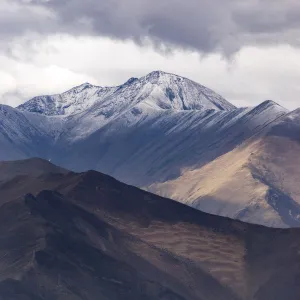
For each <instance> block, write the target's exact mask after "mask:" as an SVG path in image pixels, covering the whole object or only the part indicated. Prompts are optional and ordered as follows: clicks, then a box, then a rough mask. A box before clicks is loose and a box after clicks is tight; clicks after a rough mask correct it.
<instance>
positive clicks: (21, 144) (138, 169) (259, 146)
mask: <svg viewBox="0 0 300 300" xmlns="http://www.w3.org/2000/svg"><path fill="white" fill-rule="evenodd" d="M299 114H300V113H299V111H294V112H291V113H290V112H288V111H287V110H286V109H285V108H283V107H281V106H280V105H278V104H276V103H275V102H272V101H265V102H263V103H262V104H260V105H258V106H257V107H251V108H236V107H235V106H233V105H232V104H230V103H229V102H228V101H226V100H225V99H224V98H222V97H221V96H219V95H218V94H216V93H214V92H213V91H211V90H210V89H208V88H206V87H203V86H201V85H199V84H197V83H195V82H192V81H190V80H188V79H186V78H182V77H180V76H177V75H173V74H168V73H164V72H161V71H155V72H152V73H150V74H148V75H147V76H145V77H142V78H140V79H137V78H131V79H130V80H128V81H127V82H126V83H125V84H123V85H121V86H118V87H105V88H103V87H96V86H92V85H90V84H83V85H81V86H79V87H75V88H73V89H71V90H70V91H67V92H66V93H63V94H61V95H54V96H41V97H36V98H33V99H32V100H29V101H28V102H26V103H25V104H23V105H21V106H20V107H18V108H12V107H9V106H4V105H2V106H0V143H1V149H0V160H15V159H24V158H29V157H41V158H44V159H46V160H50V161H51V162H53V163H55V164H57V165H60V166H62V167H65V168H67V169H71V170H74V171H85V170H89V169H95V170H99V171H101V172H103V173H106V174H109V175H111V176H113V177H115V178H117V179H119V180H121V181H123V182H125V183H128V184H132V185H135V186H138V187H142V188H144V189H148V190H150V191H153V192H155V193H157V194H160V195H163V196H166V197H169V198H172V199H175V200H179V201H181V202H184V203H186V204H189V205H191V206H194V207H196V208H198V209H200V210H203V211H207V212H210V213H213V214H219V215H223V216H228V217H231V218H237V219H241V220H245V221H248V222H253V223H258V224H265V225H269V226H276V227H289V226H299V224H300V223H299V216H300V209H299V203H300V194H299V189H298V184H297V178H299V172H298V170H297V163H298V155H297V153H299V152H298V151H299V138H298V137H299V133H300V130H299V124H300V123H299V118H300V116H299ZM282 153H286V154H285V155H282ZM279 154H280V155H279Z"/></svg>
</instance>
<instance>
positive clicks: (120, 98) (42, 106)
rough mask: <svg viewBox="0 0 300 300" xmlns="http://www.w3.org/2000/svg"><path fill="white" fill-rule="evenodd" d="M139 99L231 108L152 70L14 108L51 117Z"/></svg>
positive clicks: (166, 105)
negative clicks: (115, 83)
mask: <svg viewBox="0 0 300 300" xmlns="http://www.w3.org/2000/svg"><path fill="white" fill-rule="evenodd" d="M141 102H143V103H145V105H148V106H150V107H152V108H156V109H173V110H207V109H214V110H225V111H228V110H232V109H234V108H235V106H233V105H232V104H230V103H229V102H227V101H226V100H225V99H224V98H222V97H221V96H220V95H218V94H216V93H215V92H213V91H212V90H210V89H208V88H206V87H204V86H202V85H200V84H198V83H196V82H193V81H192V80H189V79H187V78H184V77H180V76H177V75H174V74H170V73H165V72H162V71H154V72H151V73H150V74H148V75H146V76H144V77H141V78H134V77H133V78H130V79H129V80H128V81H126V82H125V83H124V84H122V85H120V86H117V87H100V86H94V85H92V84H90V83H84V84H81V85H79V86H77V87H74V88H72V89H70V90H69V91H67V92H64V93H62V94H57V95H52V96H50V95H48V96H39V97H35V98H33V99H31V100H29V101H27V102H26V103H24V104H22V105H20V106H19V107H18V109H20V110H22V111H30V112H35V113H39V114H43V115H49V116H51V115H52V116H53V115H73V114H77V113H80V112H83V111H85V110H87V109H89V108H92V107H94V105H97V108H98V109H99V108H101V107H102V106H103V105H104V107H105V108H106V110H107V108H108V107H110V112H111V113H112V114H114V113H113V112H112V111H113V110H114V108H115V109H116V110H117V111H119V108H122V111H124V110H127V109H130V108H131V107H132V106H134V105H136V104H138V103H141ZM99 105H100V107H99ZM113 107H114V108H113ZM111 113H110V114H111Z"/></svg>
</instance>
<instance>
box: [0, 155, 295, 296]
mask: <svg viewBox="0 0 300 300" xmlns="http://www.w3.org/2000/svg"><path fill="white" fill-rule="evenodd" d="M17 164H18V165H19V166H20V168H19V169H16V162H6V163H5V167H3V164H2V165H0V176H1V178H4V177H5V176H4V175H3V172H5V173H6V172H7V173H8V174H10V177H9V178H7V179H6V180H3V181H2V182H1V183H0V237H1V243H0V264H1V276H0V299H5V300H8V299H9V300H12V299H14V300H16V299H17V300H19V299H28V300H33V299H34V300H41V299H77V300H81V299H89V300H93V299H95V300H96V299H118V300H120V299H124V300H125V299H164V300H166V299H176V300H177V299H178V300H179V299H180V300H184V299H190V300H194V299H195V300H196V299H201V300H254V299H255V300H281V299H283V298H284V297H285V298H287V299H289V300H296V299H298V298H299V295H300V290H299V282H298V280H297V278H299V275H300V264H299V247H300V231H299V229H271V228H266V227H262V226H258V225H251V224H246V223H242V222H240V221H235V220H231V219H227V218H223V217H219V216H213V215H209V214H206V213H203V212H200V211H198V210H195V209H192V208H190V207H188V206H185V205H183V204H181V203H178V202H175V201H172V200H169V199H166V198H162V197H159V196H156V195H153V194H150V193H148V192H145V191H143V190H139V189H137V188H135V187H132V186H128V185H125V184H123V183H120V182H118V181H117V180H115V179H113V178H112V177H109V176H107V175H103V174H101V173H98V172H95V171H88V172H85V173H74V172H68V171H66V170H62V169H61V168H59V167H55V166H53V165H51V164H49V162H47V161H43V160H40V159H30V160H26V161H19V162H17ZM37 169H38V170H39V173H37V172H36V170H37ZM20 173H22V175H20ZM14 174H15V175H16V176H15V177H14ZM283 253H284V255H283Z"/></svg>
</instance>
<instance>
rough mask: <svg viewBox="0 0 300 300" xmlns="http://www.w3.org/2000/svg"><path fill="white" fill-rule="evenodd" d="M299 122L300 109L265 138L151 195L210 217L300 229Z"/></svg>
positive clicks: (155, 190) (160, 185)
mask: <svg viewBox="0 0 300 300" xmlns="http://www.w3.org/2000/svg"><path fill="white" fill-rule="evenodd" d="M299 120H300V114H299V110H296V111H294V112H292V113H289V114H287V115H286V116H285V117H283V118H281V119H280V120H278V121H277V122H275V123H274V124H273V126H272V127H271V128H270V129H268V130H267V131H266V132H265V133H264V135H262V136H260V137H257V138H255V139H252V140H251V141H249V142H247V143H245V144H244V145H242V146H240V147H238V148H236V149H234V150H233V151H231V152H229V153H226V154H225V155H223V156H222V157H220V158H218V159H216V160H214V161H212V162H210V163H209V164H207V165H205V166H204V167H202V168H195V169H194V170H190V171H187V172H185V173H184V174H182V175H181V176H180V177H179V178H177V179H175V180H173V181H172V180H171V181H169V182H165V183H162V184H157V185H156V184H154V185H153V186H152V187H151V188H150V190H151V191H153V192H156V193H159V194H161V195H164V196H167V197H171V198H173V199H177V200H180V201H181V202H184V203H186V204H189V205H191V206H193V207H197V208H198V209H201V210H203V211H206V212H212V213H216V214H219V215H223V216H230V217H234V218H237V219H242V220H244V221H249V222H254V223H259V224H266V225H269V226H276V227H285V226H287V227H289V226H297V227H299V226H300V189H299V185H298V183H297V178H299V176H300V173H299V170H298V169H299V168H298V163H300V161H299V156H298V153H299V151H300V145H299V133H300V126H299V124H300V122H299ZM220 170H222V172H220Z"/></svg>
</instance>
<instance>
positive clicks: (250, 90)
mask: <svg viewBox="0 0 300 300" xmlns="http://www.w3.org/2000/svg"><path fill="white" fill-rule="evenodd" d="M16 47H17V50H15V49H14V48H12V52H14V53H18V56H20V55H23V56H24V57H27V54H26V45H24V47H23V46H22V45H17V46H16ZM35 49H36V50H38V51H36V52H35V54H34V55H33V56H32V57H31V59H30V60H27V61H23V60H22V61H21V60H20V59H16V58H13V57H5V56H0V65H1V72H0V82H1V84H0V103H6V104H9V105H12V106H16V105H18V104H20V103H22V102H24V101H26V100H29V99H30V98H31V97H34V96H37V95H41V94H54V93H61V92H63V91H65V90H68V89H69V88H71V87H73V86H76V85H79V84H81V83H83V82H87V81H88V82H90V83H92V84H95V85H101V86H113V85H119V84H122V83H124V82H125V81H127V80H128V79H129V78H130V77H141V76H144V75H146V74H147V73H149V72H151V71H153V70H163V71H166V72H170V73H175V74H178V75H181V76H185V77H187V78H190V79H192V80H194V81H196V82H199V83H201V84H203V85H205V86H207V87H209V88H211V89H213V90H215V91H216V92H218V93H219V94H221V95H222V96H224V97H225V98H226V99H228V100H229V101H230V102H232V103H233V104H235V105H237V106H254V105H257V104H259V103H260V102H262V101H264V100H266V99H272V100H274V101H276V102H278V103H280V104H281V105H283V106H285V107H287V108H290V109H294V108H296V107H298V106H299V104H300V103H299V100H298V98H297V95H299V93H300V87H299V78H300V50H299V49H297V48H294V47H291V46H287V45H286V46H276V47H274V46H273V47H268V48H256V47H243V49H241V50H239V51H238V52H237V54H236V56H235V59H234V60H226V59H224V58H223V56H222V55H221V54H218V53H216V54H210V55H205V56H202V57H201V56H199V54H198V52H197V51H183V50H180V49H174V51H173V52H172V53H169V54H167V55H166V54H162V53H160V52H157V51H155V50H154V49H152V48H151V47H148V46H138V45H136V44H135V43H134V42H133V41H126V42H122V41H115V40H111V39H109V38H97V37H77V38H76V37H72V36H69V35H55V36H47V37H45V38H44V39H40V40H38V41H36V45H35ZM24 53H25V54H24ZM16 55H17V54H16Z"/></svg>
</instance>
